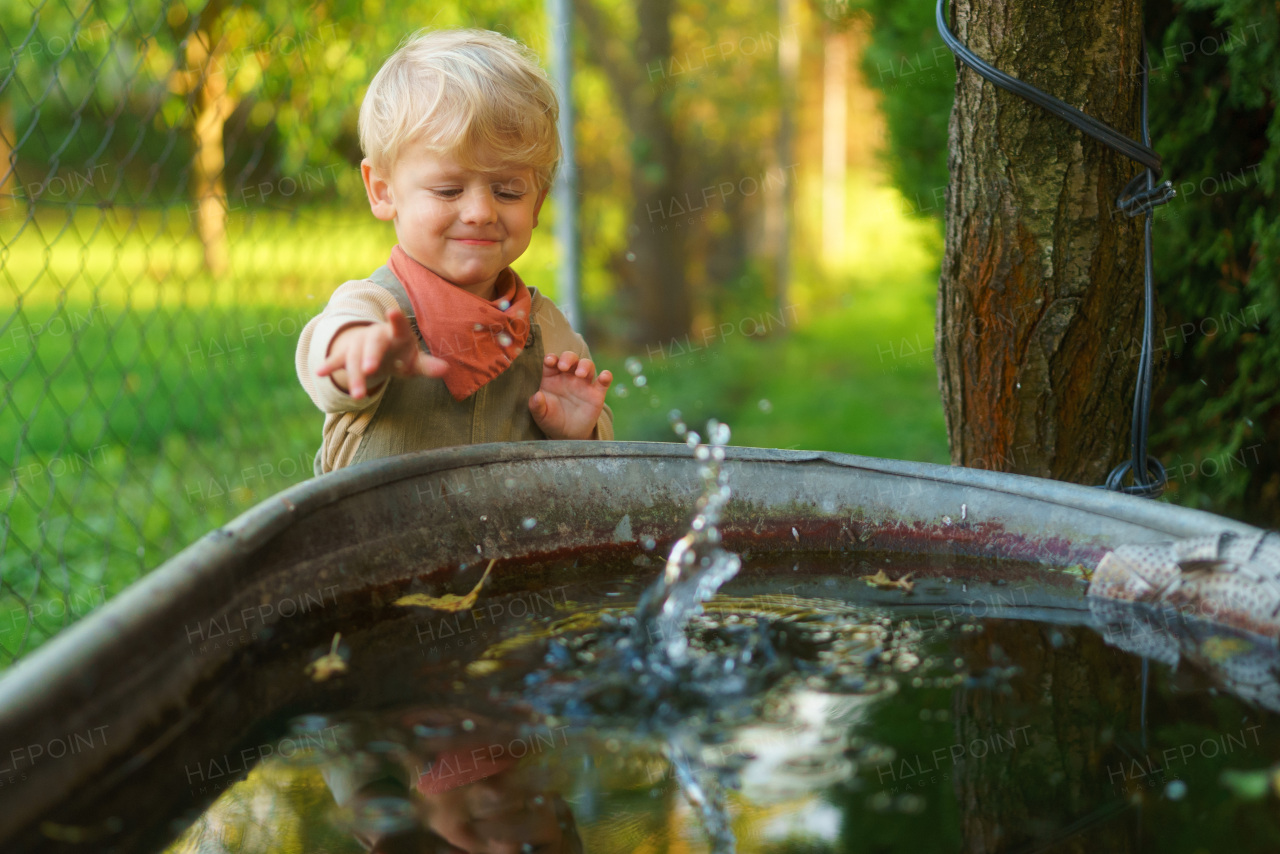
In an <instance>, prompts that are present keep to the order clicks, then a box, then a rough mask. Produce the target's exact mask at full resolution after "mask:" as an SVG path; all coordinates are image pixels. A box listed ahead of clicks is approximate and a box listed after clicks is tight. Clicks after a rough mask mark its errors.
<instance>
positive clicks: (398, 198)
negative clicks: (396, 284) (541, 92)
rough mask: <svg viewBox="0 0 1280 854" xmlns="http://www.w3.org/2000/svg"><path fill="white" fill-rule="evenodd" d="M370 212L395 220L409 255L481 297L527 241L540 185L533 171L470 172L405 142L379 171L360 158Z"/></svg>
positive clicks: (537, 206)
mask: <svg viewBox="0 0 1280 854" xmlns="http://www.w3.org/2000/svg"><path fill="white" fill-rule="evenodd" d="M360 171H361V173H362V175H363V176H364V185H365V190H366V191H367V193H368V195H369V205H370V207H371V208H372V209H373V215H374V216H376V217H377V218H378V219H382V220H394V221H395V226H396V238H397V239H398V240H399V242H400V247H401V248H402V249H403V250H404V251H405V252H406V253H408V255H409V257H410V258H412V259H413V260H415V261H417V262H418V263H419V264H421V265H422V266H424V267H426V268H427V269H428V270H430V271H432V272H433V273H435V274H436V275H438V276H440V277H441V278H443V279H445V280H447V281H449V282H452V283H453V284H455V285H457V286H458V287H460V288H463V289H465V290H468V291H470V292H471V293H473V294H476V295H477V296H480V297H482V298H484V299H492V298H493V296H494V294H493V290H494V288H493V285H494V282H495V281H496V280H497V278H498V274H499V273H501V272H502V271H503V270H504V269H505V268H506V267H507V266H508V265H509V264H510V263H511V262H512V261H514V260H515V259H517V258H519V257H520V256H521V254H523V253H524V251H525V249H527V248H528V246H529V238H530V236H532V234H533V229H534V226H536V225H537V224H538V211H539V210H541V209H542V202H543V200H544V199H545V198H546V195H547V194H546V191H545V190H539V189H538V182H537V176H536V175H535V173H534V171H533V169H531V168H527V167H512V168H511V169H509V170H498V171H494V172H475V171H471V170H468V169H464V168H462V167H461V166H459V165H458V164H457V163H454V162H453V161H452V160H451V159H449V158H446V157H442V156H440V155H438V154H433V153H431V152H429V151H426V150H424V149H423V148H422V147H421V146H412V145H410V146H406V147H405V149H404V150H402V152H401V154H400V157H399V159H398V160H397V161H396V163H395V165H394V166H392V167H391V174H390V176H386V175H382V174H380V173H379V172H378V171H377V170H376V169H374V168H373V166H372V165H371V164H370V163H369V161H368V160H365V161H363V162H362V163H361V167H360Z"/></svg>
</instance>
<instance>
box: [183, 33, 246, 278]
mask: <svg viewBox="0 0 1280 854" xmlns="http://www.w3.org/2000/svg"><path fill="white" fill-rule="evenodd" d="M225 60H226V49H225V42H224V41H223V40H222V39H221V38H219V37H217V36H215V35H214V34H213V33H212V32H210V31H209V30H207V29H205V28H204V27H201V28H200V29H198V30H196V31H195V32H194V33H193V34H192V35H191V38H190V40H189V41H188V42H187V63H188V66H189V67H190V68H191V70H192V72H193V73H194V74H195V75H196V77H197V80H198V82H197V83H196V86H197V89H196V96H195V116H194V119H195V121H194V125H195V127H194V137H195V152H194V154H193V156H192V158H191V167H192V168H191V172H192V179H193V183H194V190H195V197H196V231H197V233H198V234H199V236H200V245H201V246H202V247H203V248H204V266H205V269H206V270H208V271H209V272H210V273H212V274H213V275H222V274H223V273H225V272H226V271H227V263H228V247H227V188H226V179H225V172H226V152H225V150H224V147H223V140H222V129H223V126H224V125H225V124H226V122H227V119H228V118H229V117H230V116H231V113H232V112H233V111H234V110H235V99H234V98H232V97H231V95H230V93H229V92H228V91H227V74H226V68H225Z"/></svg>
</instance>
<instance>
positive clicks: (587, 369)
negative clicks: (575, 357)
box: [574, 359, 596, 382]
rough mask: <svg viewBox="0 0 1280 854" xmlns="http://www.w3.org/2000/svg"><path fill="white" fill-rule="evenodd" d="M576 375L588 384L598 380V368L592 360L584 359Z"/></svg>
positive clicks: (579, 364) (580, 362)
mask: <svg viewBox="0 0 1280 854" xmlns="http://www.w3.org/2000/svg"><path fill="white" fill-rule="evenodd" d="M574 373H575V374H576V375H578V376H580V377H582V378H583V379H584V380H586V381H587V382H591V381H592V380H593V379H595V378H596V366H595V365H594V364H592V362H591V360H590V359H582V360H580V361H579V362H578V369H577V370H576V371H574Z"/></svg>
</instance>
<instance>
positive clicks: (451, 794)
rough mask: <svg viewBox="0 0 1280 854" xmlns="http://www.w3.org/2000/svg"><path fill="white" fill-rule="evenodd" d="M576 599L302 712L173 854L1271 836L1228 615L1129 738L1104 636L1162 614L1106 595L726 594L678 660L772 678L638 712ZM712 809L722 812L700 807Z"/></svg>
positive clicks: (1131, 720) (1156, 683) (1157, 693)
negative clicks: (1074, 612) (1050, 606)
mask: <svg viewBox="0 0 1280 854" xmlns="http://www.w3.org/2000/svg"><path fill="white" fill-rule="evenodd" d="M745 569H747V570H750V569H751V567H750V565H748V566H747V567H746V568H745ZM833 571H834V570H833ZM620 589H625V590H628V591H631V592H630V593H629V594H628V595H629V596H630V597H631V602H634V601H635V599H636V598H637V597H636V594H635V592H634V591H635V588H634V586H632V585H630V584H627V585H621V586H620ZM592 593H593V596H594V604H593V602H592V601H591V598H590V597H588V595H587V594H586V593H585V592H581V595H578V593H571V594H570V595H569V596H568V597H567V599H569V600H572V602H571V605H570V604H567V605H566V606H565V610H566V611H571V612H572V616H571V617H557V615H549V614H542V615H536V616H531V617H530V618H529V620H527V621H526V622H525V623H524V624H523V625H522V626H520V627H518V630H517V631H515V632H514V633H511V632H509V633H508V636H507V637H506V639H505V640H503V641H501V642H499V643H495V644H492V645H490V647H489V649H488V650H487V652H485V653H483V654H482V655H480V656H479V657H478V658H475V659H473V660H471V661H460V662H458V664H457V666H456V668H452V669H449V670H448V672H445V673H440V672H432V673H431V674H425V673H424V674H423V675H422V676H421V693H420V697H421V702H420V703H418V704H416V705H415V706H414V707H412V708H407V709H405V708H402V709H399V710H395V711H382V712H376V713H374V712H359V713H357V712H350V713H346V714H341V715H330V716H327V717H320V716H310V717H304V718H299V719H297V720H295V722H294V724H293V732H292V733H291V736H292V737H294V738H295V739H297V738H300V737H302V736H305V735H306V734H307V733H309V732H320V731H323V732H326V733H328V734H329V736H328V737H327V739H325V740H318V739H317V740H312V741H311V742H310V743H312V744H321V745H323V747H322V748H321V749H319V750H317V751H313V752H312V753H311V754H309V755H306V756H304V755H301V754H299V755H295V757H294V758H293V760H292V761H290V762H283V761H274V760H273V761H268V762H266V763H263V764H261V765H260V766H259V767H258V768H257V769H255V770H254V771H253V772H252V773H251V774H250V775H249V778H248V779H247V780H246V781H244V782H242V783H240V784H239V785H237V786H234V787H232V788H231V789H229V790H228V791H227V792H225V793H224V795H223V796H222V798H220V800H219V801H218V802H217V803H216V804H215V805H214V806H213V807H212V808H211V809H210V810H209V811H208V812H207V813H206V815H205V816H204V817H203V818H202V819H201V821H199V822H197V823H196V824H195V825H194V826H193V827H192V828H191V829H190V830H189V831H188V833H187V834H186V836H185V837H184V839H183V840H181V842H180V843H179V844H178V845H177V846H175V848H174V850H181V851H192V852H194V851H200V852H223V851H227V852H237V854H239V852H257V851H261V852H290V851H297V852H314V851H329V852H334V854H340V852H352V854H357V852H360V851H366V850H371V851H386V852H393V851H395V852H399V851H406V852H408V851H412V852H455V854H456V852H459V851H466V852H472V851H486V852H487V851H511V852H535V851H546V852H551V851H579V850H580V851H591V852H615V851H616V852H652V854H660V852H673V853H674V852H693V851H709V850H714V846H715V845H721V846H723V845H724V844H725V843H724V839H725V838H730V839H732V840H733V844H735V845H736V848H737V850H739V851H743V852H757V851H759V852H763V851H769V852H774V851H806V852H825V851H831V852H834V851H896V850H903V851H957V852H960V851H965V852H1029V851H1038V850H1045V851H1081V852H1084V851H1088V852H1094V851H1116V852H1130V851H1140V850H1159V851H1161V852H1162V854H1165V852H1181V851H1186V852H1193V851H1217V850H1226V849H1230V850H1233V851H1271V850H1276V848H1277V846H1280V810H1278V809H1277V805H1276V801H1275V800H1272V798H1274V797H1275V796H1274V795H1272V794H1269V793H1268V791H1267V788H1266V786H1267V785H1268V784H1267V782H1266V780H1267V779H1269V778H1267V777H1265V776H1264V777H1263V778H1262V779H1263V784H1262V785H1263V788H1262V790H1261V794H1260V795H1259V793H1258V792H1257V791H1255V790H1254V789H1250V788H1249V785H1252V783H1251V782H1250V781H1253V780H1255V779H1256V777H1257V774H1258V773H1260V772H1267V771H1268V769H1270V768H1271V767H1272V766H1273V764H1275V763H1276V762H1277V761H1280V727H1277V726H1276V725H1275V722H1274V720H1273V718H1272V717H1271V715H1270V714H1269V713H1268V712H1267V711H1265V709H1259V708H1257V707H1255V706H1252V705H1250V704H1249V703H1246V702H1244V701H1242V700H1241V699H1239V698H1238V697H1235V696H1232V695H1230V694H1228V693H1226V692H1223V691H1220V690H1218V689H1219V688H1228V689H1230V688H1232V687H1234V686H1236V685H1237V684H1239V683H1238V680H1237V681H1233V677H1232V674H1235V675H1236V676H1238V675H1239V674H1240V673H1245V674H1247V676H1248V680H1249V681H1247V683H1245V684H1246V689H1245V693H1246V694H1249V695H1250V696H1254V697H1258V698H1261V697H1265V696H1267V694H1266V691H1264V690H1263V688H1264V687H1265V685H1270V686H1272V690H1274V675H1273V674H1274V670H1268V668H1269V667H1270V665H1266V664H1265V662H1261V659H1259V658H1257V657H1256V656H1260V655H1261V654H1262V653H1261V652H1260V651H1259V650H1260V648H1259V647H1256V646H1250V647H1248V648H1247V649H1248V650H1252V652H1251V653H1250V654H1251V655H1254V656H1255V658H1252V659H1250V661H1251V662H1252V664H1251V665H1250V666H1249V667H1248V668H1244V669H1237V670H1232V671H1229V672H1226V671H1223V670H1222V669H1221V668H1220V669H1219V670H1218V671H1217V672H1215V671H1213V670H1212V669H1208V670H1205V669H1204V668H1201V667H1199V665H1200V664H1203V663H1204V662H1206V661H1213V660H1225V659H1230V658H1231V656H1229V655H1227V652H1230V651H1232V650H1234V651H1244V650H1246V647H1245V646H1243V645H1242V643H1243V640H1244V639H1243V638H1240V637H1236V636H1235V635H1232V636H1230V637H1227V636H1223V635H1221V634H1210V633H1206V630H1205V629H1204V627H1203V626H1200V627H1195V628H1194V631H1192V630H1191V629H1186V627H1183V628H1182V629H1179V631H1180V632H1181V633H1180V634H1177V633H1173V634H1171V637H1172V640H1173V642H1175V647H1174V648H1176V649H1178V650H1179V651H1180V657H1179V658H1177V659H1176V664H1177V669H1174V668H1173V667H1172V666H1171V665H1172V664H1173V663H1175V662H1174V661H1170V659H1169V657H1168V655H1167V654H1166V655H1164V656H1163V657H1158V658H1157V663H1156V664H1155V665H1154V666H1153V668H1152V679H1151V688H1150V695H1149V697H1148V706H1149V708H1148V722H1147V727H1146V732H1145V741H1144V732H1143V729H1142V725H1141V719H1140V718H1141V716H1140V707H1141V700H1142V695H1141V677H1140V659H1138V658H1136V657H1134V656H1133V655H1132V654H1130V653H1129V652H1126V651H1125V650H1123V649H1119V648H1117V647H1116V645H1115V642H1116V639H1117V638H1120V637H1141V638H1142V643H1144V644H1145V645H1146V647H1145V648H1149V649H1158V648H1161V647H1160V645H1161V644H1167V643H1169V642H1170V639H1169V638H1165V639H1164V640H1160V639H1158V638H1156V637H1154V636H1153V635H1152V633H1153V632H1155V631H1156V630H1157V629H1159V625H1157V624H1156V623H1155V622H1153V621H1152V620H1147V621H1146V622H1144V623H1142V626H1143V629H1142V631H1141V633H1139V631H1138V629H1136V628H1133V627H1132V626H1130V628H1129V630H1128V632H1127V634H1118V632H1119V629H1117V628H1116V627H1117V626H1119V625H1124V624H1123V623H1120V622H1117V620H1118V617H1117V616H1116V615H1115V614H1110V615H1109V617H1108V620H1107V621H1104V623H1103V627H1102V628H1100V629H1099V630H1094V629H1091V628H1088V627H1069V626H1054V625H1046V624H1038V623H1032V622H1024V621H1014V620H1003V621H1001V620H986V621H980V622H967V623H960V624H952V623H949V622H947V621H945V620H944V621H940V622H936V623H935V622H930V621H924V622H921V621H919V620H918V619H914V618H899V619H894V618H892V617H890V616H888V615H887V614H886V612H885V611H884V610H876V609H869V608H858V607H853V606H850V605H848V604H845V603H841V602H836V601H830V600H819V599H812V598H802V597H797V596H792V595H761V596H751V597H735V596H726V595H720V596H718V597H716V598H715V599H712V600H711V601H709V602H707V603H706V604H705V606H704V609H703V613H701V614H697V615H693V616H691V617H690V620H689V623H688V626H687V632H688V644H687V647H686V653H687V655H688V656H689V658H690V659H691V660H697V659H699V657H700V656H702V655H704V654H705V653H706V652H707V651H708V650H718V651H719V652H720V653H725V652H726V651H728V652H738V653H741V652H742V651H743V650H754V651H755V653H759V652H760V651H761V650H764V649H765V648H766V646H767V647H768V649H769V650H771V654H772V655H773V656H774V657H773V658H772V659H770V662H769V666H767V667H762V668H761V669H760V671H759V673H761V674H765V675H764V676H759V677H758V678H757V677H750V678H748V677H744V681H743V682H742V683H741V688H742V690H741V691H740V692H739V693H738V694H736V695H729V696H726V697H725V698H724V702H723V703H716V702H712V701H709V700H708V699H707V697H708V694H707V692H705V691H696V690H690V691H688V692H685V693H683V694H681V693H676V694H673V695H672V696H671V697H670V698H669V700H670V704H669V705H667V706H661V704H659V707H644V706H642V705H641V704H638V703H634V702H630V700H629V699H628V698H633V697H634V692H631V693H627V692H625V691H623V690H622V689H621V688H620V687H619V686H620V684H621V683H623V682H625V681H628V680H632V681H634V679H633V677H631V676H629V675H628V674H626V673H609V672H607V667H603V666H601V667H593V666H592V665H591V662H595V663H597V664H599V663H600V662H607V661H609V660H610V659H609V653H610V651H611V650H612V649H614V648H616V645H617V644H616V635H611V634H610V633H609V631H607V629H608V627H610V626H616V627H619V628H625V627H624V626H623V625H622V617H623V615H625V614H628V613H631V611H632V608H631V603H630V602H628V601H624V600H621V599H619V598H618V597H611V596H608V595H607V593H608V591H600V590H598V589H596V590H593V591H592ZM606 603H607V604H606ZM1107 626H1110V627H1111V632H1110V634H1107V635H1105V636H1104V635H1101V634H1100V633H1099V632H1100V631H1103V630H1105V628H1106V627H1107ZM514 628H515V627H513V629H514ZM1184 629H1185V630H1184ZM1193 638H1194V639H1195V643H1192V639H1193ZM1108 640H1110V641H1111V642H1112V643H1111V644H1109V643H1108V642H1107V641H1108ZM1252 642H1255V643H1256V639H1254V641H1252ZM755 653H753V654H755ZM1197 656H1198V657H1197ZM1215 656H1216V658H1215ZM723 660H729V661H737V662H741V661H742V660H743V658H742V656H737V657H735V656H732V655H730V656H728V657H724V658H723ZM1255 665H1256V666H1255ZM734 666H735V667H742V666H747V665H744V664H735V665H734ZM1268 673H1270V674H1272V675H1270V676H1269V677H1268V676H1266V674H1268ZM1259 674H1263V676H1261V677H1260V675H1259ZM415 678H417V677H415ZM1268 678H1269V679H1270V681H1269V682H1268V681H1267V679H1268ZM1260 679H1261V680H1262V681H1259V680H1260ZM1264 683H1265V685H1264ZM568 698H576V699H577V702H576V703H571V702H569V701H568ZM698 703H702V705H701V706H699V705H698ZM1144 744H1145V746H1144ZM1250 774H1252V775H1253V776H1250ZM1241 781H1244V782H1241ZM690 795H692V796H693V797H692V798H691V797H690ZM699 799H701V801H700V800H699ZM707 803H716V804H719V805H720V807H719V808H718V810H717V812H716V816H719V817H721V818H722V820H723V826H722V827H716V826H715V825H711V826H708V817H707V812H706V810H704V809H700V805H705V804H707ZM714 818H715V816H713V819H714ZM717 836H719V837H720V841H719V842H715V841H714V840H715V839H716V837H717Z"/></svg>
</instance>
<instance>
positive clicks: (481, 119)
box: [296, 30, 613, 474]
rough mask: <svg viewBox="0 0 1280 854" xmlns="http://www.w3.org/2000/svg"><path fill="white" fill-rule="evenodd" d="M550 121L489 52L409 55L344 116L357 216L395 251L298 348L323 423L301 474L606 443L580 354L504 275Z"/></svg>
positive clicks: (547, 177) (514, 60) (538, 81)
mask: <svg viewBox="0 0 1280 854" xmlns="http://www.w3.org/2000/svg"><path fill="white" fill-rule="evenodd" d="M558 113H559V107H558V104H557V102H556V96H555V93H554V91H553V90H552V88H551V85H550V83H549V82H548V80H547V78H546V75H545V74H544V73H543V72H542V70H541V69H539V67H538V65H537V63H536V62H535V61H534V58H533V55H532V53H531V52H530V51H529V50H528V49H527V48H524V47H523V46H521V45H520V44H518V43H517V42H515V41H512V40H511V39H509V38H506V37H505V36H501V35H499V34H497V33H492V32H486V31H482V30H444V31H437V32H432V33H429V34H427V35H420V36H417V37H414V38H413V39H411V40H410V41H409V42H407V43H406V44H405V45H404V46H403V47H401V48H400V49H399V50H398V51H396V52H395V54H393V55H392V56H391V58H390V59H388V60H387V62H386V64H385V65H383V66H382V69H381V70H379V71H378V73H377V75H375V76H374V78H373V82H372V83H371V84H370V85H369V91H368V94H366V95H365V99H364V103H363V104H362V105H361V107H360V119H359V130H360V145H361V148H362V150H363V151H364V155H365V159H364V160H363V161H362V162H361V164H360V170H361V173H362V175H363V177H364V185H365V190H366V192H367V194H368V197H369V206H370V207H371V208H372V210H373V215H374V216H376V217H377V218H378V219H381V220H391V221H393V222H394V223H395V229H396V238H397V240H398V241H399V244H398V245H397V246H396V247H395V248H394V249H392V251H391V259H390V261H389V262H388V263H387V264H386V265H385V266H383V267H380V268H379V269H378V270H376V271H375V272H374V273H373V274H372V275H371V276H369V278H367V279H363V280H357V281H349V282H347V283H345V284H343V285H342V286H341V287H339V288H338V289H337V290H336V291H335V292H334V294H333V296H332V298H330V300H329V304H328V305H327V306H326V307H325V309H324V312H323V313H322V314H320V315H319V316H318V317H316V318H314V319H312V320H311V322H310V323H308V324H307V326H306V327H305V328H304V329H303V330H302V335H301V337H300V338H299V340H298V352H297V357H296V363H297V370H298V378H299V379H300V380H301V381H302V386H303V388H305V389H306V391H307V394H309V395H310V396H311V399H312V400H313V401H314V402H315V404H316V406H318V407H320V409H321V410H323V411H324V413H325V419H324V431H323V440H322V444H321V447H320V451H319V453H317V455H316V463H315V470H316V474H321V473H323V472H328V471H333V470H335V469H339V468H342V467H344V466H348V465H351V464H353V463H358V462H362V461H364V460H371V459H377V458H379V457H387V456H392V455H395V454H403V453H407V452H410V451H417V450H423V449H427V448H439V447H445V446H448V445H465V444H474V443H479V442H506V441H520V440H528V439H612V438H613V413H612V412H611V411H610V409H609V407H608V406H606V405H605V403H604V398H605V392H606V391H607V390H608V388H609V384H610V383H611V382H612V381H613V376H612V374H611V373H610V372H609V371H607V370H606V371H601V372H600V374H599V376H597V375H596V370H595V365H594V364H593V363H592V361H591V353H590V351H589V350H588V349H587V345H586V342H585V341H584V340H583V338H582V336H581V335H579V334H578V333H577V332H575V331H574V330H573V328H572V327H571V326H570V325H569V322H568V321H567V320H566V319H565V317H564V315H563V314H561V313H560V310H559V309H557V308H556V307H555V305H554V304H553V303H552V302H551V300H549V299H547V298H546V297H545V296H543V295H542V294H540V293H538V292H537V290H536V289H534V288H529V287H526V286H525V284H524V282H522V281H521V280H520V277H519V276H518V275H516V272H515V271H514V270H512V269H511V266H510V265H511V262H513V261H515V260H516V259H517V258H519V257H520V255H521V254H523V253H524V251H525V249H526V248H527V247H528V245H529V238H530V235H531V233H532V231H533V228H534V227H535V226H536V225H537V224H538V212H539V211H540V210H541V209H542V203H543V201H544V200H545V199H546V195H547V190H548V188H549V187H550V185H551V182H552V179H553V178H554V176H555V171H556V167H557V166H558V164H559V160H560V140H559V137H558V136H557V135H556V117H557V115H558Z"/></svg>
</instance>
